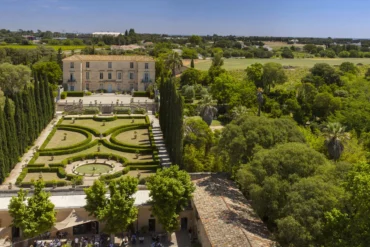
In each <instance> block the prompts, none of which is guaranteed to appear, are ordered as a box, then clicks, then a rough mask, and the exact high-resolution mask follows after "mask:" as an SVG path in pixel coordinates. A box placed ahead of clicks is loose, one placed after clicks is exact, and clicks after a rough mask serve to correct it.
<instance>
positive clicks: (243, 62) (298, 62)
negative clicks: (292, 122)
mask: <svg viewBox="0 0 370 247" xmlns="http://www.w3.org/2000/svg"><path fill="white" fill-rule="evenodd" d="M269 62H275V63H280V64H282V65H284V66H294V67H309V68H311V67H313V66H314V65H315V64H316V63H327V64H329V65H340V64H341V63H343V62H351V63H354V64H358V63H362V64H364V65H365V64H370V58H296V59H279V58H268V59H262V58H248V59H247V58H241V59H238V58H225V59H224V66H223V68H224V69H226V70H236V69H246V68H247V67H248V66H249V65H251V64H253V63H262V64H265V63H269ZM211 63H212V60H197V62H196V63H195V68H196V69H199V70H208V69H209V67H210V66H211Z"/></svg>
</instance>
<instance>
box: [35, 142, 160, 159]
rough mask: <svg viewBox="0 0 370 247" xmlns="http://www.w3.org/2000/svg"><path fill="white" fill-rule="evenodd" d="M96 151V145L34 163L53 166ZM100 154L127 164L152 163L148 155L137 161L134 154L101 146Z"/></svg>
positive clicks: (150, 156) (44, 157) (141, 156)
mask: <svg viewBox="0 0 370 247" xmlns="http://www.w3.org/2000/svg"><path fill="white" fill-rule="evenodd" d="M97 151H98V145H96V146H94V147H91V148H89V149H86V150H83V151H81V152H77V153H73V154H64V155H55V156H54V160H51V156H39V157H38V158H37V160H36V161H35V163H37V164H50V163H51V164H53V163H61V162H62V160H64V159H67V158H70V157H73V156H76V155H80V154H89V153H96V152H97ZM100 153H108V154H109V153H111V154H116V155H119V156H122V157H125V158H126V159H127V160H128V161H129V162H151V161H153V156H152V155H151V154H149V155H140V157H139V159H136V154H135V153H126V152H120V151H117V150H112V149H109V148H107V147H105V146H103V145H101V146H100Z"/></svg>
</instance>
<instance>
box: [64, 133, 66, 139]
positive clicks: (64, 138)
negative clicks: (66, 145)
mask: <svg viewBox="0 0 370 247" xmlns="http://www.w3.org/2000/svg"><path fill="white" fill-rule="evenodd" d="M65 140H67V133H64V141H65Z"/></svg>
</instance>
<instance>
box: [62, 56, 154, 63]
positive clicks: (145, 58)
mask: <svg viewBox="0 0 370 247" xmlns="http://www.w3.org/2000/svg"><path fill="white" fill-rule="evenodd" d="M63 61H140V62H154V58H153V57H150V56H122V55H73V56H70V57H67V58H64V59H63Z"/></svg>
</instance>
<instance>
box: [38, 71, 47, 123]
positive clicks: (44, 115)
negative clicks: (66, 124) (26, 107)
mask: <svg viewBox="0 0 370 247" xmlns="http://www.w3.org/2000/svg"><path fill="white" fill-rule="evenodd" d="M38 84H39V90H40V102H41V104H40V105H41V116H42V129H41V130H43V129H44V128H45V126H46V124H47V115H48V113H47V109H48V107H47V105H46V104H47V102H46V95H45V89H44V88H45V84H44V83H43V81H42V79H41V75H38Z"/></svg>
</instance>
